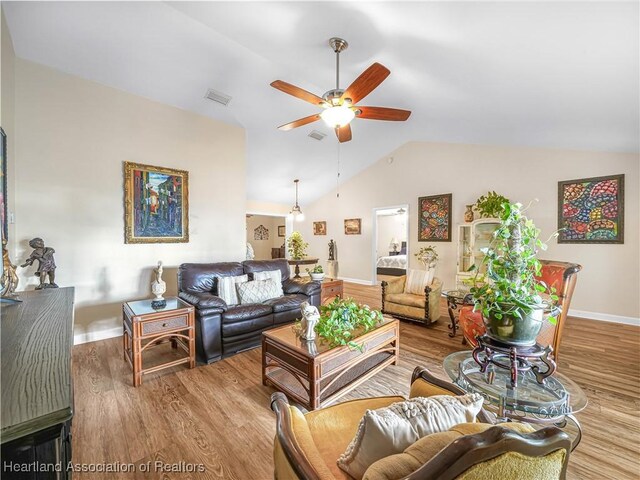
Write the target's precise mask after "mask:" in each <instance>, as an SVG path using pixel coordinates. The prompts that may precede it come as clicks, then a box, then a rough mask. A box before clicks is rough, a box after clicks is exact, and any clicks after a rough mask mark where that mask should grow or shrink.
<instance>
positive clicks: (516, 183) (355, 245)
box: [300, 142, 640, 321]
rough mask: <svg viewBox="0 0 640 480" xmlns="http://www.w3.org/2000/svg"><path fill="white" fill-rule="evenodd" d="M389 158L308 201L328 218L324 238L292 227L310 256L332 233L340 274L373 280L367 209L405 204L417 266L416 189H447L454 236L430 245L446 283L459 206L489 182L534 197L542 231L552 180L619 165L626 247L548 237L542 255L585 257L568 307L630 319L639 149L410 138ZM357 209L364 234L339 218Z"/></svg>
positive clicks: (549, 225) (533, 211) (637, 272)
mask: <svg viewBox="0 0 640 480" xmlns="http://www.w3.org/2000/svg"><path fill="white" fill-rule="evenodd" d="M391 156H393V159H394V161H393V163H391V164H390V163H389V162H388V158H389V157H385V158H383V159H381V160H380V161H378V162H377V163H376V164H374V165H373V166H371V167H369V168H368V169H367V170H365V171H363V172H362V173H360V174H359V175H358V176H356V177H354V178H352V179H350V180H349V181H347V182H345V183H344V184H343V185H342V186H341V187H340V198H339V199H337V198H336V195H335V192H329V193H328V194H326V195H325V196H324V197H322V198H321V199H319V200H318V201H317V202H315V203H314V204H313V205H309V206H307V207H306V211H305V213H306V214H307V219H309V220H311V219H322V220H327V230H328V235H327V237H313V235H312V234H311V222H310V221H307V222H305V224H304V226H303V227H301V228H300V230H301V233H302V234H303V235H304V237H305V239H306V240H307V241H308V242H309V244H310V249H309V252H310V255H320V258H326V254H325V252H326V245H325V244H326V242H325V238H326V239H329V238H334V239H335V240H336V241H337V244H338V260H339V268H340V276H341V277H344V278H353V279H360V280H366V281H371V280H372V278H373V269H372V267H371V265H372V262H371V255H372V251H373V247H372V237H371V235H372V209H373V208H376V207H384V206H387V205H398V204H403V203H408V204H409V225H410V227H409V228H410V233H409V235H410V237H409V239H410V241H409V247H410V252H409V253H410V255H409V261H410V265H411V267H412V268H418V264H417V263H416V260H415V258H414V257H413V254H414V253H415V252H417V250H418V249H419V248H420V247H421V246H426V245H429V243H428V242H418V241H417V216H416V208H417V199H418V197H419V196H422V195H435V194H440V193H453V224H454V225H453V236H454V241H453V242H441V243H437V244H435V243H434V244H435V245H437V251H438V253H439V255H440V261H439V264H438V271H437V275H438V276H440V277H441V278H442V279H443V281H444V285H445V287H449V288H451V287H453V286H454V278H455V269H456V243H455V240H456V238H457V232H456V225H457V224H459V223H461V222H462V221H463V214H464V209H465V208H464V206H465V205H466V204H470V203H473V202H474V201H475V200H476V199H477V198H478V196H480V195H481V194H483V193H486V192H487V190H496V191H498V192H500V193H502V194H504V195H505V196H507V197H508V198H510V199H511V200H514V201H519V202H522V203H525V204H526V203H529V201H531V200H534V199H536V198H537V199H539V201H538V202H537V203H535V204H534V205H533V206H532V207H531V208H530V210H529V212H528V215H529V216H530V217H531V218H532V219H533V220H534V221H535V222H536V224H537V226H538V227H539V228H541V229H542V232H543V236H545V238H546V236H548V235H550V234H551V233H553V232H554V231H555V230H556V228H557V213H556V212H557V196H558V193H557V188H558V181H559V180H571V179H577V178H581V177H592V176H600V175H608V174H619V173H624V174H626V178H625V182H626V184H625V186H626V193H625V200H626V202H625V243H624V245H576V244H562V245H559V244H557V243H556V241H555V240H552V241H551V242H550V245H549V250H548V252H546V253H544V254H543V255H542V258H549V259H557V260H565V261H571V262H577V263H580V264H582V265H583V267H584V269H583V271H582V272H581V273H580V275H579V277H578V284H577V288H576V292H575V296H574V300H573V303H572V309H573V310H576V311H579V312H588V313H589V315H591V316H592V317H594V318H601V319H610V320H622V321H624V320H628V321H634V320H633V319H636V321H637V318H638V317H639V316H640V306H639V300H638V291H640V279H639V276H640V259H639V255H638V253H639V249H638V245H639V239H638V236H639V232H640V225H639V221H638V217H639V204H640V200H639V196H638V190H639V176H640V173H639V165H640V158H639V156H638V155H637V154H617V153H606V152H578V151H562V150H550V149H535V148H509V147H491V146H478V145H455V144H440V143H422V142H412V143H409V144H406V145H404V146H403V147H401V148H400V149H398V150H397V151H395V152H393V153H392V155H391ZM357 217H361V218H362V235H359V236H358V235H344V234H343V220H344V219H345V218H357ZM592 314H596V315H592ZM616 316H621V317H632V318H631V320H629V318H626V319H625V318H618V317H616Z"/></svg>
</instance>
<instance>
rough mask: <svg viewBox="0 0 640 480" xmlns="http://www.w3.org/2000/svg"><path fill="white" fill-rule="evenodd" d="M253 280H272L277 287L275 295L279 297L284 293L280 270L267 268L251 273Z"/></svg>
mask: <svg viewBox="0 0 640 480" xmlns="http://www.w3.org/2000/svg"><path fill="white" fill-rule="evenodd" d="M253 279H254V280H273V281H274V282H275V283H276V286H277V287H278V295H276V297H281V296H283V295H284V291H283V290H282V272H281V271H280V270H268V271H265V272H256V273H254V274H253Z"/></svg>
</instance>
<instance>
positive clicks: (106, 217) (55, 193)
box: [15, 59, 246, 340]
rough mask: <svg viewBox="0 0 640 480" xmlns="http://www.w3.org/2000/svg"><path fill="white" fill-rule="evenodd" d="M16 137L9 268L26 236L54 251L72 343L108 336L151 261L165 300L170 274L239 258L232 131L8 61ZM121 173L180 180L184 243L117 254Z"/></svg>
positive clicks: (145, 281) (238, 149)
mask: <svg viewBox="0 0 640 480" xmlns="http://www.w3.org/2000/svg"><path fill="white" fill-rule="evenodd" d="M16 135H17V141H16V146H17V147H16V148H17V153H16V155H17V157H18V168H17V172H16V177H17V178H16V180H17V182H16V183H17V188H16V193H17V197H16V225H15V230H16V235H17V239H18V242H19V243H18V245H17V248H16V250H17V252H16V253H17V258H18V259H19V260H23V259H24V258H26V256H27V255H28V254H29V252H30V250H29V247H28V245H27V241H28V240H29V239H30V238H32V237H35V236H40V237H42V238H43V239H44V240H45V242H46V243H47V245H49V246H52V247H54V248H55V250H56V263H57V266H58V269H57V272H56V273H57V278H56V280H57V283H58V284H59V285H60V286H68V285H73V286H75V287H76V328H75V330H76V339H77V340H89V339H96V338H100V337H104V336H108V335H115V334H116V333H117V331H118V327H119V326H120V322H121V320H120V315H121V314H120V311H121V302H123V301H126V300H132V299H138V298H145V297H149V296H150V286H149V285H150V282H151V276H152V268H153V266H154V265H155V264H156V262H157V261H158V260H163V261H164V263H165V265H166V268H165V275H164V279H165V281H166V282H167V286H168V294H175V293H176V267H177V266H178V265H179V264H181V263H183V262H211V261H224V260H241V259H243V258H244V256H245V224H244V221H245V202H246V192H245V190H246V187H245V182H246V167H245V133H244V130H243V129H241V128H238V127H233V126H229V125H226V124H223V123H220V122H217V121H215V120H212V119H210V118H206V117H203V116H199V115H195V114H193V113H190V112H187V111H183V110H179V109H177V108H173V107H170V106H166V105H162V104H159V103H156V102H153V101H149V100H147V99H144V98H141V97H138V96H135V95H131V94H128V93H124V92H122V91H119V90H116V89H113V88H109V87H105V86H102V85H99V84H97V83H94V82H90V81H87V80H83V79H81V78H78V77H74V76H71V75H67V74H64V73H61V72H59V71H55V70H52V69H50V68H47V67H44V66H41V65H38V64H34V63H31V62H28V61H24V60H21V59H17V60H16ZM124 161H133V162H138V163H145V164H151V165H159V166H164V167H172V168H179V169H184V170H188V171H189V173H190V183H189V220H190V224H189V226H190V242H189V243H186V244H180V243H174V244H129V245H126V244H125V243H124V239H123V228H124V227H123V214H124V211H123V180H122V176H123V175H122V168H123V162H124ZM33 271H34V269H33V268H30V269H28V270H27V269H22V270H21V271H20V275H21V279H20V280H21V283H20V287H19V288H20V289H32V288H33V287H34V285H35V284H36V278H35V277H34V276H33Z"/></svg>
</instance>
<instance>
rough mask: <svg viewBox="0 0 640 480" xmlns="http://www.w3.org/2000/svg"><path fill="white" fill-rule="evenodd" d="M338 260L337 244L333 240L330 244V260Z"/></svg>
mask: <svg viewBox="0 0 640 480" xmlns="http://www.w3.org/2000/svg"><path fill="white" fill-rule="evenodd" d="M335 259H336V242H334V241H333V239H331V241H330V242H329V260H335Z"/></svg>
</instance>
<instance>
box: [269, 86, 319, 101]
mask: <svg viewBox="0 0 640 480" xmlns="http://www.w3.org/2000/svg"><path fill="white" fill-rule="evenodd" d="M271 86H272V87H273V88H276V89H278V90H280V91H281V92H284V93H288V94H289V95H293V96H294V97H296V98H299V99H300V100H304V101H305V102H309V103H312V104H314V105H316V106H317V105H322V104H324V103H325V102H324V100H323V99H322V98H320V97H319V96H317V95H314V94H313V93H311V92H307V91H306V90H303V89H302V88H300V87H296V86H295V85H291V84H290V83H287V82H283V81H282V80H276V81H275V82H271Z"/></svg>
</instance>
